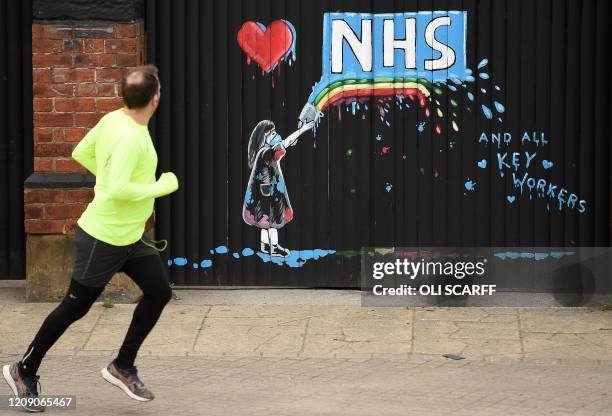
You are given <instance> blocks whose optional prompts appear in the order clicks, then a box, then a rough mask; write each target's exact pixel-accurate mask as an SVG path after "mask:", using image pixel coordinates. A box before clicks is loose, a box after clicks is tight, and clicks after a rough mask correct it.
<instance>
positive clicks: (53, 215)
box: [44, 204, 87, 220]
mask: <svg viewBox="0 0 612 416" xmlns="http://www.w3.org/2000/svg"><path fill="white" fill-rule="evenodd" d="M86 207H87V205H86V204H53V205H45V214H44V215H45V216H44V218H47V219H51V220H53V219H60V218H62V219H65V218H79V217H80V216H81V214H82V213H83V211H85V208H86Z"/></svg>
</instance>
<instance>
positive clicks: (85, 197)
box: [65, 188, 94, 202]
mask: <svg viewBox="0 0 612 416" xmlns="http://www.w3.org/2000/svg"><path fill="white" fill-rule="evenodd" d="M93 197H94V190H93V189H92V188H77V189H66V196H65V199H66V202H91V200H92V199H93Z"/></svg>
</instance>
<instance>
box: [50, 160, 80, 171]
mask: <svg viewBox="0 0 612 416" xmlns="http://www.w3.org/2000/svg"><path fill="white" fill-rule="evenodd" d="M55 171H56V172H79V173H85V172H87V169H85V168H84V167H83V166H81V165H80V164H79V162H77V161H76V160H74V159H63V158H57V159H55Z"/></svg>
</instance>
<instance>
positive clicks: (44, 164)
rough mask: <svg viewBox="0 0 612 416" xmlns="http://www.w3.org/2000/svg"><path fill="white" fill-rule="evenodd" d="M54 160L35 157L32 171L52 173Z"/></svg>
mask: <svg viewBox="0 0 612 416" xmlns="http://www.w3.org/2000/svg"><path fill="white" fill-rule="evenodd" d="M54 160H55V159H54V158H52V157H35V158H34V171H35V172H53V171H54V168H53V162H54Z"/></svg>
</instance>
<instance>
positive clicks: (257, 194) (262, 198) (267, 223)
mask: <svg viewBox="0 0 612 416" xmlns="http://www.w3.org/2000/svg"><path fill="white" fill-rule="evenodd" d="M313 126H314V122H310V123H305V124H303V125H302V126H301V127H300V128H299V129H298V130H296V131H295V132H293V133H292V134H291V135H290V136H289V137H287V138H286V139H285V140H283V138H282V137H281V136H280V135H279V134H278V133H276V127H275V126H274V123H273V122H272V121H270V120H263V121H260V122H259V123H258V124H257V126H255V128H254V129H253V132H252V133H251V137H250V138H249V148H248V155H247V156H248V163H249V169H250V170H251V175H250V177H249V183H248V185H247V188H246V192H245V195H244V205H243V207H242V218H243V219H244V222H246V223H247V224H249V225H252V226H255V227H257V228H260V229H261V251H262V252H264V253H266V254H270V255H272V256H278V257H287V256H289V254H291V253H290V251H289V250H288V249H286V248H284V247H281V246H280V245H279V244H278V229H279V228H282V227H284V226H285V224H287V223H288V222H289V221H291V220H292V219H293V209H292V208H291V202H290V201H289V194H288V193H287V187H286V186H285V180H284V178H283V171H282V170H281V166H280V160H281V159H282V158H283V156H285V153H286V152H287V148H288V147H289V146H294V145H295V144H296V143H297V140H298V138H299V136H300V135H302V134H303V133H304V132H306V131H308V130H310V129H311V128H312V127H313Z"/></svg>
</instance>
